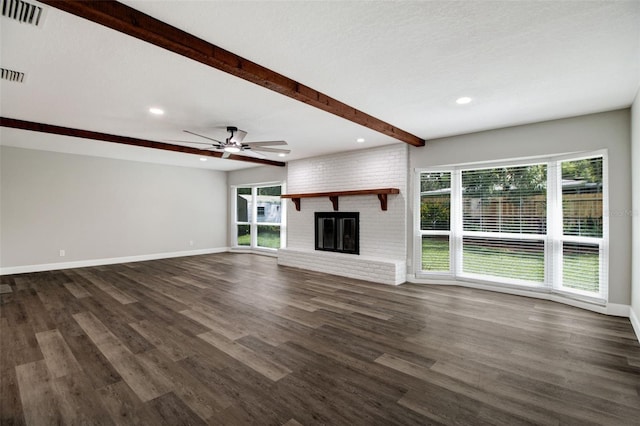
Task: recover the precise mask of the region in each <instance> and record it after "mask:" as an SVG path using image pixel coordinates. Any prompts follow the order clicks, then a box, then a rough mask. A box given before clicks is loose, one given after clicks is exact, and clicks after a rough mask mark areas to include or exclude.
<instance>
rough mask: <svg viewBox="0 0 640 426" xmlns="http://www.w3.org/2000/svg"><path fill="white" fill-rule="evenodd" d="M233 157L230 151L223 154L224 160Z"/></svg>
mask: <svg viewBox="0 0 640 426" xmlns="http://www.w3.org/2000/svg"><path fill="white" fill-rule="evenodd" d="M230 156H231V153H230V152H229V151H225V152H224V154H222V158H229V157H230Z"/></svg>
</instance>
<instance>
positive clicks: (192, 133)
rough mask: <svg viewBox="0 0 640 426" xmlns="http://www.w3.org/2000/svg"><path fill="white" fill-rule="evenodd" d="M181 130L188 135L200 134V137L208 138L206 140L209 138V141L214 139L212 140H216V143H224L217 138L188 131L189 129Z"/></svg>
mask: <svg viewBox="0 0 640 426" xmlns="http://www.w3.org/2000/svg"><path fill="white" fill-rule="evenodd" d="M183 132H185V133H189V134H190V135H195V136H200V137H201V138H205V139H208V140H210V141H214V142H217V143H219V144H222V145H224V142H220V141H219V140H217V139H213V138H210V137H208V136H204V135H199V134H197V133H194V132H191V131H189V130H183Z"/></svg>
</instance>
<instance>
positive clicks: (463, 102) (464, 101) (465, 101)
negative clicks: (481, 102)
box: [456, 96, 471, 105]
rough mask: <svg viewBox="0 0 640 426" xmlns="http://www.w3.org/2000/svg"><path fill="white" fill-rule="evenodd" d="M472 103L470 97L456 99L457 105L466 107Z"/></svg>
mask: <svg viewBox="0 0 640 426" xmlns="http://www.w3.org/2000/svg"><path fill="white" fill-rule="evenodd" d="M470 102H471V98H470V97H468V96H463V97H461V98H458V99H456V103H457V104H458V105H466V104H468V103H470Z"/></svg>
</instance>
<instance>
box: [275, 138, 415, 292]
mask: <svg viewBox="0 0 640 426" xmlns="http://www.w3.org/2000/svg"><path fill="white" fill-rule="evenodd" d="M407 168H408V148H407V146H406V145H404V144H398V145H390V146H385V147H381V148H372V149H367V150H359V151H351V152H346V153H340V154H334V155H329V156H324V157H316V158H311V159H305V160H297V161H291V162H289V163H288V172H287V193H289V194H302V193H313V192H329V191H351V190H361V189H376V188H398V189H399V190H400V193H399V194H391V195H389V196H388V207H387V210H386V211H383V210H382V209H381V207H380V201H379V200H378V197H377V196H376V195H361V196H360V195H359V196H341V197H339V211H340V212H359V213H360V254H359V255H354V254H345V253H333V252H326V251H317V250H315V249H314V241H315V240H314V238H315V236H314V213H315V212H331V211H333V206H332V203H331V201H330V200H329V198H328V197H322V198H303V199H301V200H300V207H301V208H300V211H296V209H295V206H294V204H293V202H292V201H291V200H283V202H286V203H288V205H287V248H285V249H280V250H279V251H278V263H279V264H280V265H285V266H293V267H297V268H304V269H310V270H314V271H321V272H326V273H329V274H335V275H341V276H346V277H351V278H358V279H363V280H368V281H374V282H379V283H384V284H394V285H397V284H402V283H404V282H405V280H406V258H407V244H406V238H407V237H406V236H407V228H406V227H407V199H406V196H407V175H408V174H407Z"/></svg>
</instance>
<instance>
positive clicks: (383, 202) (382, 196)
mask: <svg viewBox="0 0 640 426" xmlns="http://www.w3.org/2000/svg"><path fill="white" fill-rule="evenodd" d="M399 193H400V190H399V189H398V188H379V189H359V190H355V191H332V192H309V193H306V194H282V195H281V196H280V197H281V198H291V201H293V204H295V205H296V210H298V211H300V200H301V199H302V198H318V197H329V199H330V200H331V203H332V204H333V210H335V211H338V197H344V196H351V195H377V196H378V199H379V200H380V208H381V209H382V210H387V195H389V194H399Z"/></svg>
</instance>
